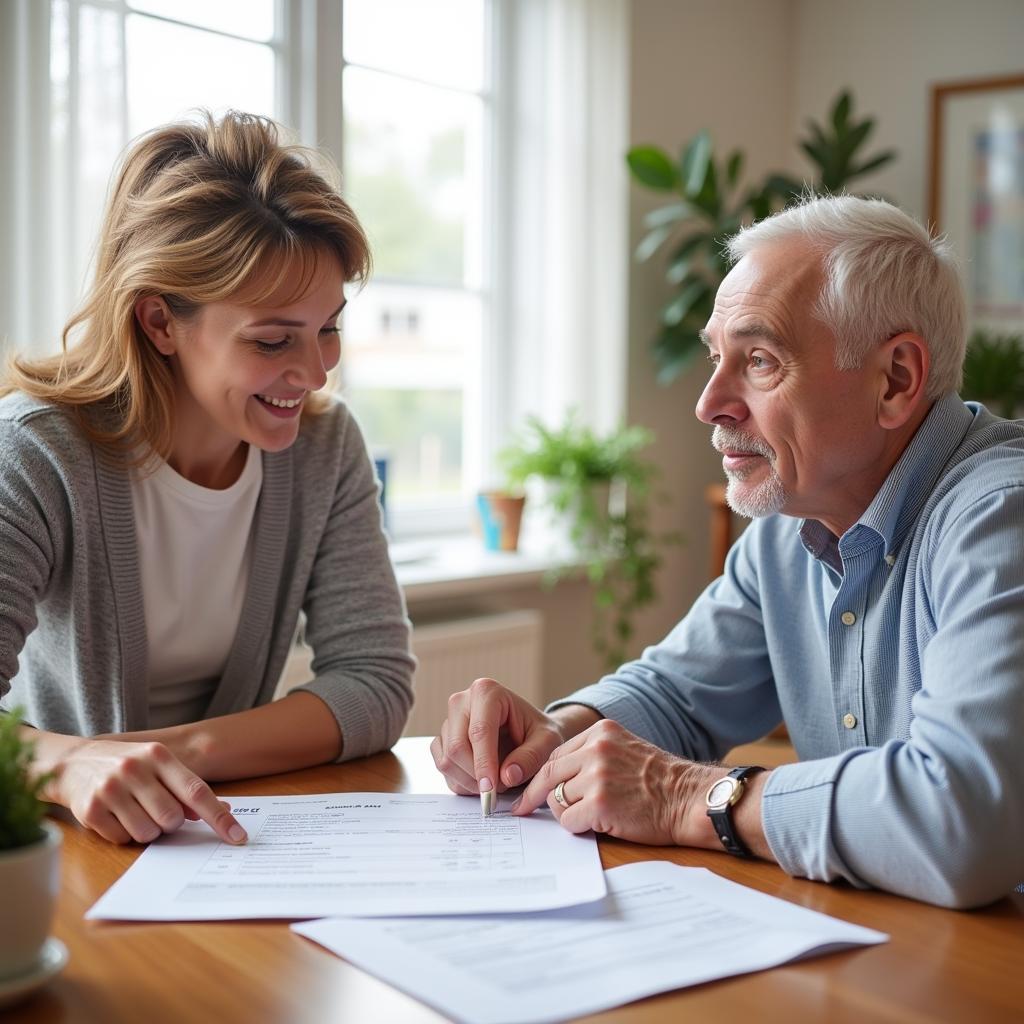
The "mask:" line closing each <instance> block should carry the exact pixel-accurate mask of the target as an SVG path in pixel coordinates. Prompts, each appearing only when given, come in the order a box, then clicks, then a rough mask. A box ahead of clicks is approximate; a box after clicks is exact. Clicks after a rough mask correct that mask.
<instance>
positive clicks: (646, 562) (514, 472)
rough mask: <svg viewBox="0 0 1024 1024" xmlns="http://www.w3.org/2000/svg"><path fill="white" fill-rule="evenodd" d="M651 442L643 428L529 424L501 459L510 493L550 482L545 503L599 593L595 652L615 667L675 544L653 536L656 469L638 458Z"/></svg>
mask: <svg viewBox="0 0 1024 1024" xmlns="http://www.w3.org/2000/svg"><path fill="white" fill-rule="evenodd" d="M651 439H652V436H651V433H650V431H648V430H646V429H644V428H643V427H637V426H633V427H623V428H621V429H619V430H615V431H613V432H612V433H610V434H608V435H607V436H604V437H601V436H598V435H597V434H596V433H594V431H592V430H591V429H590V428H589V427H586V426H584V425H583V424H581V423H580V422H579V420H578V417H577V416H576V415H575V414H570V415H569V417H568V418H567V419H566V421H565V423H564V424H563V425H562V426H561V427H560V428H555V429H552V428H549V427H546V426H545V425H544V424H543V423H542V422H541V421H540V420H538V419H537V418H535V417H531V418H530V419H528V420H527V422H526V426H525V428H524V430H523V431H522V432H521V433H520V436H519V437H518V439H517V440H516V441H515V442H514V443H513V444H511V445H509V446H508V447H507V448H505V449H504V450H503V451H502V452H501V453H500V455H499V460H500V462H501V465H502V466H503V468H504V471H505V475H506V477H507V481H508V485H509V488H510V489H513V490H514V489H518V488H521V487H523V486H525V485H526V483H527V481H528V480H531V479H538V480H542V481H544V482H545V484H546V489H545V498H544V501H545V502H546V503H547V505H548V506H549V509H550V511H551V513H552V514H553V515H554V516H555V517H556V518H557V519H559V520H560V521H562V522H564V523H565V524H566V526H567V532H568V536H569V539H570V541H571V542H572V545H573V548H574V553H575V559H574V560H573V561H574V562H578V561H582V562H583V563H584V565H585V566H586V573H587V578H588V580H589V582H590V584H591V586H592V588H593V592H594V620H593V623H594V625H593V644H594V649H595V650H596V651H597V652H598V654H599V655H600V656H601V657H602V659H603V660H604V661H605V663H606V664H607V665H608V666H609V667H611V668H614V667H615V666H617V665H619V664H620V663H621V662H622V661H623V660H625V657H626V653H627V646H628V643H629V640H630V638H631V637H632V635H633V628H634V627H633V616H634V613H635V612H636V611H637V610H638V609H639V608H642V607H643V606H644V605H647V604H650V603H651V602H652V601H653V600H654V599H655V597H656V596H657V595H656V591H655V586H654V575H655V572H656V570H657V568H658V566H659V565H660V564H661V555H660V553H659V549H660V547H661V545H662V544H663V543H670V542H673V541H674V540H676V539H677V538H675V537H674V536H671V535H665V536H656V535H655V534H654V533H653V532H652V530H651V526H650V521H649V520H650V503H651V500H652V498H653V492H652V481H653V479H654V475H655V469H654V466H653V465H652V464H651V463H650V462H648V461H646V460H645V459H643V458H642V457H641V455H640V452H641V450H642V449H643V448H645V447H646V446H647V445H648V444H649V443H650V441H651ZM531 500H532V499H531ZM571 571H572V566H571V565H567V566H564V567H561V568H558V569H555V570H554V571H553V572H552V573H551V574H550V575H549V582H551V583H553V582H556V581H557V580H558V579H560V578H562V577H563V576H564V575H565V574H566V573H568V572H571Z"/></svg>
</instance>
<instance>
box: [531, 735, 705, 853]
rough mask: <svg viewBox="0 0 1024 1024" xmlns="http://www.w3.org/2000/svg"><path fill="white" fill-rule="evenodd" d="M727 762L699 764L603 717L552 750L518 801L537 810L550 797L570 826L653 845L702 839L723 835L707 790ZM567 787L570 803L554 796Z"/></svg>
mask: <svg viewBox="0 0 1024 1024" xmlns="http://www.w3.org/2000/svg"><path fill="white" fill-rule="evenodd" d="M723 774H724V771H723V770H722V769H721V768H718V769H716V768H715V767H713V766H708V765H701V764H694V763H693V762H692V761H685V760H683V759H682V758H680V757H676V756H675V755H673V754H668V753H666V752H665V751H664V750H661V749H660V748H659V747H655V746H652V745H651V744H650V743H647V742H645V741H644V740H642V739H640V738H639V737H637V736H634V735H633V734H632V733H631V732H629V731H628V730H627V729H625V728H624V727H623V726H621V725H619V724H618V722H614V721H612V720H610V719H603V720H602V721H600V722H598V723H597V724H596V725H592V726H591V727H590V728H589V729H587V730H586V731H585V732H581V733H580V734H579V735H578V736H575V737H573V738H572V739H571V740H569V741H568V742H567V743H565V744H563V745H562V746H560V747H558V748H557V749H556V750H554V751H553V752H552V754H551V758H550V760H549V761H548V762H547V764H545V765H544V767H543V768H541V769H540V771H539V772H538V773H537V774H536V776H535V777H534V779H533V781H532V782H531V783H530V784H529V786H527V787H526V789H525V790H524V792H523V795H522V797H521V798H520V800H519V801H518V803H517V804H515V805H514V807H513V811H514V812H515V813H516V814H517V815H524V814H530V813H531V812H533V811H534V810H536V809H537V808H538V807H540V806H541V804H543V803H544V802H545V801H547V804H548V806H549V807H550V808H551V810H552V811H553V812H554V814H555V816H556V817H557V818H558V820H559V821H560V822H561V823H562V825H563V826H564V827H565V828H567V829H568V830H569V831H570V832H575V833H579V832H586V831H588V830H593V831H594V832H601V833H604V834H605V835H611V836H617V837H618V838H619V839H628V840H630V841H632V842H636V843H648V844H650V845H652V846H669V845H676V846H703V847H709V848H712V849H714V848H715V845H716V844H717V842H718V840H717V838H716V836H715V834H714V830H713V829H712V828H711V825H710V823H709V822H708V821H707V815H706V814H705V806H704V795H705V793H706V792H707V789H708V787H709V786H710V785H711V783H712V782H714V781H715V779H716V778H720V777H721V776H722V775H723ZM559 783H564V786H563V789H562V793H563V795H564V797H565V800H566V801H567V802H568V804H569V807H567V808H566V807H563V806H562V805H561V804H559V803H558V801H557V800H556V799H555V794H554V790H555V787H556V786H558V784H559Z"/></svg>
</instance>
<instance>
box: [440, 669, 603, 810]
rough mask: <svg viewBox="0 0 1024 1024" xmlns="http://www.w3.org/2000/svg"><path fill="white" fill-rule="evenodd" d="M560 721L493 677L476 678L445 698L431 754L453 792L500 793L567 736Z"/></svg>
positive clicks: (521, 778)
mask: <svg viewBox="0 0 1024 1024" xmlns="http://www.w3.org/2000/svg"><path fill="white" fill-rule="evenodd" d="M590 714H594V712H590ZM564 725H565V723H563V722H562V721H561V720H560V719H559V718H557V717H555V716H554V715H547V714H545V713H544V712H543V711H541V710H540V709H539V708H535V707H534V706H533V705H532V704H531V703H530V702H529V701H528V700H525V699H524V698H523V697H520V696H519V695H518V694H516V693H513V692H512V691H511V690H509V689H506V688H505V687H504V686H502V685H501V684H500V683H498V682H496V681H495V680H493V679H477V680H475V681H474V682H473V684H472V686H470V687H469V689H468V690H461V691H459V692H458V693H453V694H452V695H451V697H449V698H448V717H447V718H446V719H445V720H444V723H443V724H442V726H441V733H440V735H438V736H436V737H435V738H434V741H433V743H431V744H430V753H431V754H432V755H433V757H434V764H436V765H437V768H438V770H439V771H440V772H441V773H442V774H443V775H444V777H445V781H446V782H447V783H448V788H449V789H450V790H451V791H452V792H453V793H459V794H461V795H463V796H466V795H469V794H472V793H480V792H483V793H486V792H488V791H489V790H491V789H495V790H497V791H498V792H501V791H502V790H505V789H507V788H509V787H510V786H518V785H519V784H520V783H521V782H525V781H526V780H527V779H529V778H532V777H533V775H535V774H536V772H537V771H538V769H539V768H540V766H541V765H542V764H544V762H545V761H546V760H547V759H548V756H549V755H550V753H551V751H552V750H554V749H555V747H557V746H558V745H559V744H560V743H563V742H565V739H566V738H567V736H569V735H572V733H571V732H570V731H566V730H565V728H564Z"/></svg>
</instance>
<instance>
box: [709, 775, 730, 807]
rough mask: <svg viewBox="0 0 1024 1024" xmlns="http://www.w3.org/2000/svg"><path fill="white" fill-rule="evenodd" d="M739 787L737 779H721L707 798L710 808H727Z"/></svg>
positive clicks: (710, 790)
mask: <svg viewBox="0 0 1024 1024" xmlns="http://www.w3.org/2000/svg"><path fill="white" fill-rule="evenodd" d="M736 786H737V782H736V780H735V779H731V778H729V777H728V776H726V777H725V778H724V779H719V780H718V781H717V782H716V783H715V784H714V785H713V786H712V787H711V788H710V789H709V790H708V796H707V802H708V807H725V806H726V805H727V804H728V803H729V798H730V797H731V796H732V794H733V792H734V791H735V789H736Z"/></svg>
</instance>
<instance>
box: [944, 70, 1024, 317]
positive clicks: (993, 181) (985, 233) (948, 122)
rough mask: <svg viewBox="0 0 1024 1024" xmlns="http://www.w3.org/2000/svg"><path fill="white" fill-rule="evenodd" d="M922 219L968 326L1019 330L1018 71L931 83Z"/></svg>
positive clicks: (1023, 269)
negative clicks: (952, 257)
mask: <svg viewBox="0 0 1024 1024" xmlns="http://www.w3.org/2000/svg"><path fill="white" fill-rule="evenodd" d="M928 186H929V187H928V196H929V200H928V206H929V209H928V213H929V222H930V223H931V225H932V227H933V228H934V229H935V230H938V231H940V232H942V233H944V234H945V235H946V236H947V237H948V238H949V240H950V242H951V243H952V245H953V248H954V250H955V251H956V254H957V256H958V257H959V259H960V261H961V266H962V269H963V278H964V287H965V289H966V293H967V319H968V323H969V324H970V326H971V327H980V328H985V329H988V330H991V331H996V332H1001V333H1024V74H1020V75H1004V76H1002V77H998V78H982V79H972V80H967V81H959V82H947V83H942V84H938V85H934V86H933V87H932V105H931V166H930V173H929V182H928Z"/></svg>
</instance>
